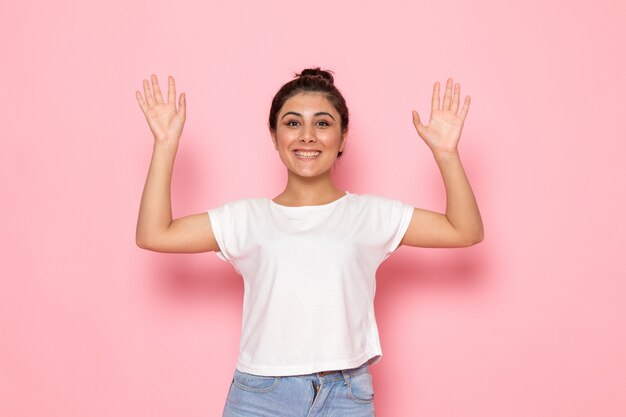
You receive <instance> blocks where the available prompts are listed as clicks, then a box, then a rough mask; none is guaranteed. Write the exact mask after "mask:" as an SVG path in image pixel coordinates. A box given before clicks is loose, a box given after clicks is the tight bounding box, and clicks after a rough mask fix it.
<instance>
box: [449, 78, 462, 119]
mask: <svg viewBox="0 0 626 417" xmlns="http://www.w3.org/2000/svg"><path fill="white" fill-rule="evenodd" d="M460 95H461V84H455V85H454V94H453V95H452V106H451V107H450V110H451V111H452V113H454V114H456V113H457V111H458V110H459V100H460V97H459V96H460Z"/></svg>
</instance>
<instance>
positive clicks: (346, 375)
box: [341, 369, 350, 386]
mask: <svg viewBox="0 0 626 417" xmlns="http://www.w3.org/2000/svg"><path fill="white" fill-rule="evenodd" d="M341 373H342V374H343V385H345V386H348V385H350V371H349V370H348V369H342V370H341Z"/></svg>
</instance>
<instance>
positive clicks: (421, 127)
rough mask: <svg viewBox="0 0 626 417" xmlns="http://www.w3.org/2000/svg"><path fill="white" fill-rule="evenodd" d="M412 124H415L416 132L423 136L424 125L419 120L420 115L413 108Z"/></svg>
mask: <svg viewBox="0 0 626 417" xmlns="http://www.w3.org/2000/svg"><path fill="white" fill-rule="evenodd" d="M413 126H415V130H417V133H419V134H420V136H423V134H424V128H425V126H424V125H423V124H422V122H421V121H420V116H419V114H417V112H416V111H415V110H413Z"/></svg>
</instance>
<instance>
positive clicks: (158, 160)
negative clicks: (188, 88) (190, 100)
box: [135, 75, 218, 253]
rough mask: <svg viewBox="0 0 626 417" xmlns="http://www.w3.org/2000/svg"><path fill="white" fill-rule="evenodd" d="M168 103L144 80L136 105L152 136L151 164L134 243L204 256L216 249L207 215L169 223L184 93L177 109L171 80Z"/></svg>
mask: <svg viewBox="0 0 626 417" xmlns="http://www.w3.org/2000/svg"><path fill="white" fill-rule="evenodd" d="M168 81H169V91H168V100H167V102H164V101H163V97H162V96H161V91H160V89H159V85H158V81H157V78H156V76H155V75H153V76H152V90H153V92H152V91H151V90H150V85H149V83H148V80H144V85H143V88H144V94H145V100H144V98H143V96H142V95H141V93H140V92H139V91H137V92H136V96H137V101H138V103H139V106H140V107H141V110H142V111H143V113H144V115H145V116H146V120H147V121H148V125H149V126H150V130H151V131H152V133H153V135H154V147H153V151H152V160H151V162H150V168H149V170H148V176H147V178H146V184H145V186H144V189H143V194H142V196H141V203H140V206H139V216H138V219H137V230H136V235H135V239H136V243H137V246H139V247H140V248H143V249H148V250H153V251H156V252H183V253H195V252H207V251H214V250H217V249H218V246H217V242H216V241H215V237H214V235H213V230H212V228H211V222H210V220H209V216H208V214H207V213H198V214H192V215H190V216H186V217H181V218H179V219H176V220H172V209H171V200H170V185H171V181H172V171H173V168H174V160H175V158H176V152H177V151H178V144H179V141H180V136H181V134H182V130H183V126H184V123H185V117H186V103H185V95H184V93H183V94H181V95H180V98H179V106H178V110H177V109H176V105H175V103H176V90H175V85H174V78H172V77H169V80H168Z"/></svg>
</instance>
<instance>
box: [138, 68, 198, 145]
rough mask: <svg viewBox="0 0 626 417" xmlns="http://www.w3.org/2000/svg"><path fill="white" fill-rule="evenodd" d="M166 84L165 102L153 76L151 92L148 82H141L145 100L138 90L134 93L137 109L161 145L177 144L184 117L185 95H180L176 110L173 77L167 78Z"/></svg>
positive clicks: (181, 131)
mask: <svg viewBox="0 0 626 417" xmlns="http://www.w3.org/2000/svg"><path fill="white" fill-rule="evenodd" d="M168 84H169V85H168V92H167V102H163V96H162V95H161V90H160V89H159V82H158V80H157V77H156V75H154V74H152V91H151V90H150V84H149V83H148V80H143V91H144V94H145V96H146V97H145V99H144V97H143V96H142V95H141V92H140V91H139V90H137V91H136V92H135V95H136V96H137V102H138V103H139V107H141V110H142V111H143V114H144V116H146V120H147V121H148V126H150V130H151V131H152V134H153V135H154V139H155V141H156V142H157V143H161V144H169V143H172V142H176V143H177V142H178V140H179V139H180V136H181V134H182V133H183V126H184V124H185V116H186V103H185V93H182V94H181V95H180V97H179V99H178V110H176V86H175V84H174V77H172V76H169V77H168Z"/></svg>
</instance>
